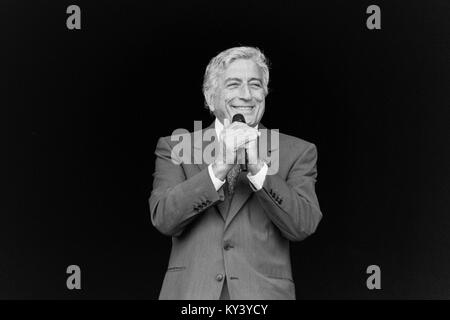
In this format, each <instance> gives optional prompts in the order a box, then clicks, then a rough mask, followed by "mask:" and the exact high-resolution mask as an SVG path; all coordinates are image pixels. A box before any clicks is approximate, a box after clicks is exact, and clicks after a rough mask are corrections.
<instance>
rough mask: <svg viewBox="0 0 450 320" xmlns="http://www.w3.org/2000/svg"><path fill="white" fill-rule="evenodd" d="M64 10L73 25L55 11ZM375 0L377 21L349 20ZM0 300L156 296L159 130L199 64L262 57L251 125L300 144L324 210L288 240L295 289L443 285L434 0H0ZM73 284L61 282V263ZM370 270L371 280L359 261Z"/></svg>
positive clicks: (446, 6)
mask: <svg viewBox="0 0 450 320" xmlns="http://www.w3.org/2000/svg"><path fill="white" fill-rule="evenodd" d="M70 4H77V5H79V6H80V7H81V16H82V18H81V19H82V21H81V24H82V29H81V30H74V31H70V30H68V29H67V28H66V18H67V16H68V15H67V14H66V8H67V6H69V5H70ZM371 4H377V5H379V6H380V7H381V12H382V22H381V23H382V29H381V30H373V31H372V30H368V29H367V28H366V19H367V17H368V15H367V14H366V8H367V7H368V6H369V5H371ZM1 13H2V14H1V18H0V34H1V35H2V37H1V38H2V45H1V57H2V59H1V61H2V68H1V69H2V70H1V76H0V77H1V79H2V86H1V87H2V90H1V91H2V95H1V98H0V99H1V100H0V104H1V111H2V117H1V119H2V136H3V137H4V138H6V139H5V140H4V141H5V143H3V146H4V147H3V148H2V149H3V152H2V153H3V156H2V160H3V161H5V164H4V165H2V177H1V180H2V184H3V186H4V187H3V188H2V189H3V191H2V192H1V193H2V200H1V203H0V210H1V212H0V298H3V299H11V298H13V299H29V298H33V299H48V298H63V299H71V298H75V299H78V298H83V299H91V298H96V299H106V298H113V299H119V298H124V299H128V298H137V299H141V298H145V299H156V298H157V296H158V293H159V290H160V287H161V284H162V279H163V276H164V272H165V269H166V267H167V262H168V258H169V252H170V245H171V242H170V238H167V237H165V236H163V235H161V234H159V233H158V232H157V231H156V229H155V228H153V226H152V225H151V222H150V215H149V208H148V197H149V195H150V192H151V188H152V172H153V169H154V154H153V152H154V149H155V144H156V141H157V139H158V137H160V136H166V135H170V134H171V133H172V131H173V130H175V129H177V128H186V129H188V130H192V129H193V121H194V120H202V121H203V122H204V124H205V125H209V124H210V122H211V121H212V120H213V119H212V118H211V116H210V115H209V113H208V112H207V111H206V109H204V106H203V103H204V102H203V95H202V91H201V85H202V78H203V73H204V70H205V67H206V65H207V63H208V62H209V59H211V58H212V57H213V56H214V55H216V54H217V53H219V52H220V51H222V50H224V49H227V48H229V47H232V46H239V45H250V46H257V47H259V48H260V49H262V50H263V51H264V52H265V54H266V55H267V56H268V58H269V59H270V61H271V73H270V76H271V81H270V84H269V88H270V94H269V96H268V97H267V99H266V113H265V115H264V118H263V121H262V122H263V123H264V124H265V126H267V127H270V128H280V131H282V132H284V133H288V134H291V135H295V136H298V137H301V138H303V139H306V140H308V141H311V142H314V143H315V144H316V145H317V147H318V151H319V161H318V172H319V176H318V183H317V185H316V190H317V194H318V197H319V202H320V205H321V209H322V212H323V214H324V218H323V220H322V222H321V224H320V225H319V228H318V230H317V232H316V234H314V235H313V236H311V237H310V238H308V239H307V240H305V241H303V242H299V243H293V244H292V247H291V252H292V263H293V273H294V274H293V276H294V279H295V282H296V291H297V297H298V298H299V299H315V298H325V299H327V298H339V299H358V298H362V299H381V298H382V299H399V298H450V256H449V255H450V232H449V231H450V217H449V214H450V200H449V195H450V193H449V182H450V179H449V178H450V175H449V160H450V157H449V130H448V129H449V128H448V127H449V123H450V121H449V117H448V116H449V111H448V109H449V107H450V97H449V96H450V92H449V88H450V19H449V18H450V3H449V2H448V1H445V0H442V1H376V2H372V1H357V2H356V1H308V2H305V1H295V2H292V3H290V4H285V3H282V2H281V1H272V2H271V3H268V2H266V3H264V2H261V1H256V0H254V1H223V2H216V1H177V2H175V1H164V2H162V3H156V2H149V1H95V2H94V1H74V2H69V1H27V2H25V1H2V4H1ZM71 264H76V265H79V266H80V267H81V270H82V290H80V291H76V290H74V291H70V290H68V289H67V288H66V278H67V276H68V275H67V274H66V268H67V266H69V265H71ZM372 264H376V265H379V266H380V268H381V285H382V289H381V290H373V291H370V290H368V289H367V288H366V279H367V277H368V275H367V274H366V268H367V267H368V266H369V265H372Z"/></svg>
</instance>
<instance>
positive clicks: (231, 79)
mask: <svg viewBox="0 0 450 320" xmlns="http://www.w3.org/2000/svg"><path fill="white" fill-rule="evenodd" d="M255 80H256V81H259V82H261V83H262V80H261V79H259V78H250V79H249V80H248V81H249V82H251V81H255ZM229 81H237V82H242V80H241V79H239V78H227V79H225V83H227V82H229Z"/></svg>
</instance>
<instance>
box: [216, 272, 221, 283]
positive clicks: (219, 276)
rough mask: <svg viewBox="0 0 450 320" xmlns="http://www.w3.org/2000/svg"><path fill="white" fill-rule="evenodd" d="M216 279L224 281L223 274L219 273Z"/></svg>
mask: <svg viewBox="0 0 450 320" xmlns="http://www.w3.org/2000/svg"><path fill="white" fill-rule="evenodd" d="M216 280H217V281H219V282H220V281H222V280H223V274H221V273H219V274H217V275H216Z"/></svg>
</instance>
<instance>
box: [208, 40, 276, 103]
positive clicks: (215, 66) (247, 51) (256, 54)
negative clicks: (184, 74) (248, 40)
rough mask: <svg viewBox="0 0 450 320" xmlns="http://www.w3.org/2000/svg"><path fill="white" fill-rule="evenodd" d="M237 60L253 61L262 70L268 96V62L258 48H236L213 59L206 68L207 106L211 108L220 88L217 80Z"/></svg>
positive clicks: (265, 91) (264, 87)
mask: <svg viewBox="0 0 450 320" xmlns="http://www.w3.org/2000/svg"><path fill="white" fill-rule="evenodd" d="M237 59H251V60H253V61H254V62H255V63H256V64H257V65H258V66H259V67H260V68H261V70H262V73H263V89H264V93H265V95H267V94H268V85H269V67H268V60H267V59H266V57H265V56H264V54H263V53H262V52H261V50H259V49H258V48H254V47H235V48H230V49H227V50H225V51H222V52H221V53H219V54H218V55H217V56H215V57H214V58H212V59H211V61H210V62H209V64H208V66H207V67H206V71H205V76H204V78H203V95H204V96H205V105H206V106H207V107H208V106H211V104H212V98H213V96H214V93H215V91H216V88H217V86H218V81H217V79H218V78H219V76H220V74H221V73H222V72H223V71H225V69H226V68H228V66H229V65H230V63H232V62H233V61H235V60H237Z"/></svg>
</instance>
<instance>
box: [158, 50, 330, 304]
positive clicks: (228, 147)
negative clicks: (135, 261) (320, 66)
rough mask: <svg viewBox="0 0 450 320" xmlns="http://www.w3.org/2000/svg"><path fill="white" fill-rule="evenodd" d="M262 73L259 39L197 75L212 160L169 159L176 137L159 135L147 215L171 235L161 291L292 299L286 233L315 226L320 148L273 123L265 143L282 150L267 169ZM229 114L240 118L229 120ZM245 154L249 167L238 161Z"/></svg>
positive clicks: (265, 73) (294, 236) (298, 236)
mask: <svg viewBox="0 0 450 320" xmlns="http://www.w3.org/2000/svg"><path fill="white" fill-rule="evenodd" d="M268 82H269V70H268V67H267V63H266V58H265V56H264V55H263V54H262V53H261V52H260V51H259V50H258V49H256V48H251V47H238V48H231V49H228V50H226V51H224V52H222V53H220V54H219V55H218V56H216V57H215V58H213V59H212V60H211V62H210V63H209V65H208V67H207V69H206V73H205V78H204V85H203V91H204V95H205V100H206V104H207V107H208V108H209V110H210V111H211V112H212V113H213V114H214V115H215V117H216V119H215V121H214V123H213V124H212V125H211V126H210V127H209V128H208V129H209V130H213V131H214V135H215V140H214V141H215V143H217V145H216V146H218V147H217V149H216V150H217V152H215V154H214V159H213V161H212V162H211V163H204V162H203V163H201V164H195V163H192V162H190V161H184V162H183V161H178V162H176V161H173V160H174V159H173V152H172V150H173V149H174V145H175V144H176V142H173V141H172V139H171V137H164V138H160V139H159V141H158V145H157V147H156V151H155V153H156V162H155V173H154V181H153V191H152V194H151V197H150V200H149V202H150V212H151V220H152V223H153V225H154V226H155V227H156V228H157V229H158V230H159V231H160V232H162V233H163V234H166V235H168V236H171V237H172V251H171V255H170V260H169V266H168V269H167V272H166V274H165V277H164V282H163V286H162V290H161V293H160V296H159V298H160V299H271V300H273V299H283V300H290V299H295V288H294V281H293V278H292V271H291V261H290V255H289V241H300V240H303V239H304V238H306V237H307V236H309V235H311V234H312V233H314V232H315V230H316V228H317V225H318V224H319V221H320V220H321V218H322V213H321V211H320V208H319V203H318V200H317V197H316V194H315V190H314V185H315V181H316V176H317V171H316V160H317V151H316V147H315V146H314V144H312V143H309V142H306V141H304V140H301V139H298V138H295V137H292V136H288V135H284V134H281V133H280V134H279V135H277V137H278V138H279V141H276V142H277V143H274V141H271V144H270V146H268V150H267V152H268V153H271V152H272V153H273V152H276V153H277V154H278V155H279V159H276V160H277V161H278V164H277V170H276V171H275V172H269V171H270V170H269V168H272V166H273V164H271V163H268V162H267V157H266V155H265V152H262V151H263V150H258V149H259V147H258V145H259V144H258V140H259V139H260V138H259V135H260V131H261V130H263V129H265V128H264V127H263V125H262V124H261V123H260V120H261V118H262V117H263V114H264V109H265V97H266V95H267V93H268ZM235 114H241V115H243V116H244V118H245V122H246V123H241V122H232V119H233V116H234V115H235ZM208 129H206V130H208ZM195 136H196V135H195V133H192V137H195ZM200 136H202V135H200ZM202 143H203V147H205V142H202ZM195 145H196V143H194V147H193V149H192V151H193V152H195V150H194V149H195ZM197 145H198V144H197ZM200 145H201V144H200ZM243 150H245V151H243ZM243 152H245V153H246V155H245V153H243ZM244 155H245V156H246V158H247V163H248V165H247V172H245V171H243V170H242V169H243V167H244V166H243V165H241V164H236V163H237V162H238V160H239V159H241V161H240V162H239V163H242V159H243V157H244ZM230 159H231V161H230ZM178 160H179V159H178ZM188 162H189V163H188Z"/></svg>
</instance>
